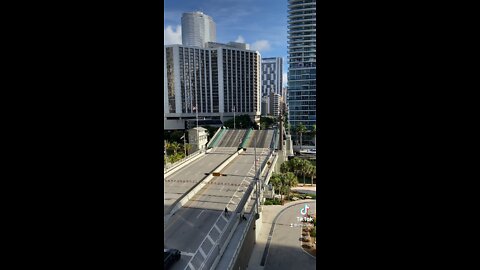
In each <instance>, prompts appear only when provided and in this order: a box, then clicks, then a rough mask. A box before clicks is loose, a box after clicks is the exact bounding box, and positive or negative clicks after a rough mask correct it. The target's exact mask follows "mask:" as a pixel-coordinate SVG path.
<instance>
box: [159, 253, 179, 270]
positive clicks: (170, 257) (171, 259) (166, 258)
mask: <svg viewBox="0 0 480 270" xmlns="http://www.w3.org/2000/svg"><path fill="white" fill-rule="evenodd" d="M181 256H182V253H181V252H180V250H178V249H164V250H163V263H164V266H165V269H168V268H169V267H170V266H172V264H173V263H175V262H176V261H178V260H180V257H181Z"/></svg>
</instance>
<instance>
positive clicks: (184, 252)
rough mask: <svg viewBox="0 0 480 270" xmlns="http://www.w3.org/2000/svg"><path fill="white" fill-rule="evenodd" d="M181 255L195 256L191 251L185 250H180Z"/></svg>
mask: <svg viewBox="0 0 480 270" xmlns="http://www.w3.org/2000/svg"><path fill="white" fill-rule="evenodd" d="M180 252H181V254H182V256H183V255H186V256H195V253H191V252H186V251H180Z"/></svg>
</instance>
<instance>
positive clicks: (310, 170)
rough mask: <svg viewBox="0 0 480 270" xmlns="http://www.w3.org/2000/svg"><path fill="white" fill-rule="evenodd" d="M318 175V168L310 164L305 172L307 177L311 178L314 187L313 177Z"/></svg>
mask: <svg viewBox="0 0 480 270" xmlns="http://www.w3.org/2000/svg"><path fill="white" fill-rule="evenodd" d="M315 174H316V167H315V166H314V165H312V164H311V163H310V162H308V165H307V168H306V170H305V175H306V176H309V177H310V178H311V184H312V186H313V177H314V176H315Z"/></svg>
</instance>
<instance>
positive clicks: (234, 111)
mask: <svg viewBox="0 0 480 270" xmlns="http://www.w3.org/2000/svg"><path fill="white" fill-rule="evenodd" d="M233 129H235V106H233Z"/></svg>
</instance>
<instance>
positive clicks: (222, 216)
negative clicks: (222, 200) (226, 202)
mask: <svg viewBox="0 0 480 270" xmlns="http://www.w3.org/2000/svg"><path fill="white" fill-rule="evenodd" d="M222 218H223V219H224V220H225V221H226V222H228V219H227V218H226V217H225V216H224V215H223V214H222Z"/></svg>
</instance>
